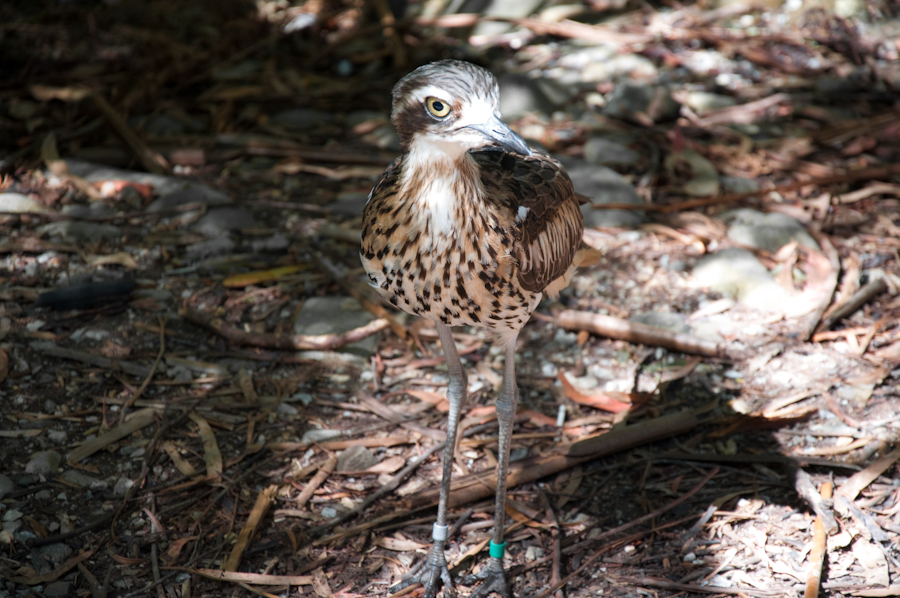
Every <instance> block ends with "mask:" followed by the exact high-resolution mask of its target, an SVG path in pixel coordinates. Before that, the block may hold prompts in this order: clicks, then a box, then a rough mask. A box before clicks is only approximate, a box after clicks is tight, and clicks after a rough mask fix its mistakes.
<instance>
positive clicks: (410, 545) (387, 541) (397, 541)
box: [372, 534, 428, 552]
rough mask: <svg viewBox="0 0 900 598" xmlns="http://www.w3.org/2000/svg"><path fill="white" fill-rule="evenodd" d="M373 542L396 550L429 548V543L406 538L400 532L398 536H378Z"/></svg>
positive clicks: (408, 550)
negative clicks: (420, 542)
mask: <svg viewBox="0 0 900 598" xmlns="http://www.w3.org/2000/svg"><path fill="white" fill-rule="evenodd" d="M372 544H374V545H375V546H381V547H382V548H386V549H388V550H394V551H396V552H412V551H414V550H425V549H426V548H428V545H426V544H419V543H418V542H415V541H413V540H410V539H409V538H404V537H403V536H401V535H400V534H397V537H391V536H386V537H384V538H376V539H375V541H374V542H372Z"/></svg>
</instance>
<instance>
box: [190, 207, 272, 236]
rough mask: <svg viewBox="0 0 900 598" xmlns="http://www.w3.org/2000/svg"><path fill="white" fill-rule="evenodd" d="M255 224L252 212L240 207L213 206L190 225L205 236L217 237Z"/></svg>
mask: <svg viewBox="0 0 900 598" xmlns="http://www.w3.org/2000/svg"><path fill="white" fill-rule="evenodd" d="M255 226H257V223H256V219H255V218H254V217H253V214H251V213H250V212H248V211H247V210H244V209H242V208H229V207H225V208H214V209H212V210H210V211H208V212H207V213H206V214H204V215H203V217H202V218H200V220H198V221H197V222H196V223H194V226H193V227H192V228H193V229H194V230H197V231H199V232H201V233H203V234H204V235H206V236H207V237H217V236H219V235H221V234H222V233H226V232H228V231H235V230H241V229H244V228H253V227H255Z"/></svg>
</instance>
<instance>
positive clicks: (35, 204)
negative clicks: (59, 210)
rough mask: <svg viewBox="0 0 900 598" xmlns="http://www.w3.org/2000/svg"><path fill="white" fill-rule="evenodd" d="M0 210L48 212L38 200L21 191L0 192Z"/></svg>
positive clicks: (20, 212) (25, 212)
mask: <svg viewBox="0 0 900 598" xmlns="http://www.w3.org/2000/svg"><path fill="white" fill-rule="evenodd" d="M0 212H13V213H15V214H42V213H45V212H49V210H48V209H47V208H46V207H44V206H43V205H42V204H41V203H40V202H39V201H37V200H35V199H32V198H30V197H28V196H27V195H22V194H21V193H0Z"/></svg>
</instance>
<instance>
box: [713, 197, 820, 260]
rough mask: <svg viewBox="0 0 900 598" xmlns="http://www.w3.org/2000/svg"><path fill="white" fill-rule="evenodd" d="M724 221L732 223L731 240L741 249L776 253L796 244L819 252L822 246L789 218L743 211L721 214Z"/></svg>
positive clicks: (781, 215) (750, 210)
mask: <svg viewBox="0 0 900 598" xmlns="http://www.w3.org/2000/svg"><path fill="white" fill-rule="evenodd" d="M722 219H723V220H725V221H726V222H730V223H731V224H730V226H729V227H728V238H729V239H731V240H732V241H735V242H737V243H740V244H742V245H749V246H750V247H756V248H757V249H763V250H765V251H769V252H772V253H775V252H777V251H778V250H779V249H781V248H782V247H783V246H785V245H787V244H788V243H790V242H792V241H797V242H798V243H800V244H801V245H804V246H806V247H810V248H812V249H819V244H818V243H817V242H816V240H815V239H813V238H812V236H810V234H809V233H808V232H806V229H805V228H803V225H802V224H800V222H798V221H797V220H795V219H793V218H791V217H790V216H788V215H786V214H779V213H778V212H773V213H769V214H765V213H763V212H759V211H757V210H752V209H750V208H741V209H737V210H731V211H729V212H726V213H724V214H722Z"/></svg>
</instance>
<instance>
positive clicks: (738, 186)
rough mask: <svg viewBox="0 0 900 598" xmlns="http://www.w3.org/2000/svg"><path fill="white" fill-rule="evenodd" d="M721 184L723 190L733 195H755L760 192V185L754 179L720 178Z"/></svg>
mask: <svg viewBox="0 0 900 598" xmlns="http://www.w3.org/2000/svg"><path fill="white" fill-rule="evenodd" d="M719 182H720V183H721V184H722V188H723V189H725V190H726V191H729V192H731V193H754V192H756V191H759V183H757V182H756V181H754V180H753V179H745V178H744V177H739V176H724V175H723V176H720V177H719Z"/></svg>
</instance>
